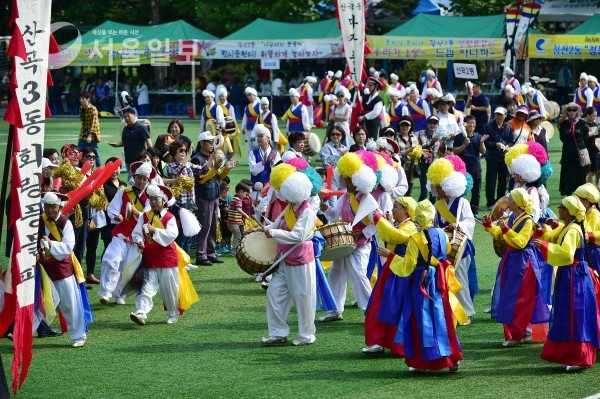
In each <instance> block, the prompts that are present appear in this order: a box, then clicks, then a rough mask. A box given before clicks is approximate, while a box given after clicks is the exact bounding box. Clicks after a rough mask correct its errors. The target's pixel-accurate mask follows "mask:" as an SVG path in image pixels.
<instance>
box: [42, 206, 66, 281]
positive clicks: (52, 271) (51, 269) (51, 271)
mask: <svg viewBox="0 0 600 399" xmlns="http://www.w3.org/2000/svg"><path fill="white" fill-rule="evenodd" d="M67 220H68V219H67V218H66V217H64V216H63V215H60V216H59V217H58V220H57V221H56V227H58V231H59V232H60V233H61V237H60V238H61V239H62V231H63V229H64V228H65V224H66V223H67ZM45 235H46V230H45V226H44V221H43V219H41V218H40V233H39V237H42V236H45ZM48 238H50V240H51V241H58V240H56V239H55V238H54V237H53V236H52V234H48ZM41 259H42V260H41V262H40V264H41V265H42V266H43V267H44V270H45V271H46V273H48V277H50V279H51V280H52V281H57V280H62V279H64V278H67V277H70V276H72V275H73V273H74V271H73V262H71V256H67V257H65V258H64V259H63V260H57V259H56V258H54V257H53V256H51V255H50V256H43V257H41Z"/></svg>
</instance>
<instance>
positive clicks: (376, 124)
mask: <svg viewBox="0 0 600 399" xmlns="http://www.w3.org/2000/svg"><path fill="white" fill-rule="evenodd" d="M380 127H381V122H380V121H379V118H375V119H372V120H368V119H365V130H366V131H367V139H373V140H377V139H378V138H379V128H380Z"/></svg>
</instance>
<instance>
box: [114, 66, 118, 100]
mask: <svg viewBox="0 0 600 399" xmlns="http://www.w3.org/2000/svg"><path fill="white" fill-rule="evenodd" d="M118 104H119V64H117V71H116V72H115V106H114V108H117V106H118Z"/></svg>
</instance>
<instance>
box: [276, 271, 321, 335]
mask: <svg viewBox="0 0 600 399" xmlns="http://www.w3.org/2000/svg"><path fill="white" fill-rule="evenodd" d="M272 276H273V277H272V278H271V282H270V283H269V288H268V289H267V325H268V329H269V336H271V337H287V336H288V335H289V333H290V328H289V326H288V323H287V319H288V315H289V313H290V309H291V307H292V304H293V305H295V306H296V312H297V314H298V337H299V338H304V339H313V338H314V337H315V332H316V328H315V308H316V306H317V280H316V275H315V262H314V261H312V262H310V263H307V264H305V265H302V266H287V265H286V264H285V262H281V264H280V265H279V268H278V269H277V271H276V272H275V273H273V274H272Z"/></svg>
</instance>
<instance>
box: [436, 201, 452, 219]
mask: <svg viewBox="0 0 600 399" xmlns="http://www.w3.org/2000/svg"><path fill="white" fill-rule="evenodd" d="M434 206H435V209H436V210H437V211H438V212H439V214H440V215H441V216H442V218H444V220H445V221H447V222H448V223H450V224H454V223H456V216H455V215H454V214H453V213H452V212H450V209H448V204H446V201H443V200H437V201H435V204H434Z"/></svg>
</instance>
